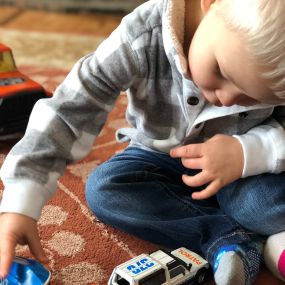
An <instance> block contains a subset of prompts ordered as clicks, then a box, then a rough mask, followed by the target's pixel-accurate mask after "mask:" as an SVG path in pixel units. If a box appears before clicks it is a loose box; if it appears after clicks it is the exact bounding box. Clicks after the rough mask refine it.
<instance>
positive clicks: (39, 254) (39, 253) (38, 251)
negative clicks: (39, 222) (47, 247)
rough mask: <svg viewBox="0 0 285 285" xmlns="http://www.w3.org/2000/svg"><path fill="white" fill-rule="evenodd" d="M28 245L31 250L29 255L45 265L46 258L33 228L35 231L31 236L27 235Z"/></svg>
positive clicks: (36, 232)
mask: <svg viewBox="0 0 285 285" xmlns="http://www.w3.org/2000/svg"><path fill="white" fill-rule="evenodd" d="M28 245H29V248H30V250H31V253H32V254H33V255H34V257H35V258H36V259H37V260H38V261H39V262H41V263H47V262H48V258H47V256H46V254H45V252H44V250H43V247H42V245H41V241H40V237H39V234H38V231H37V229H36V228H35V231H34V232H33V234H29V236H28Z"/></svg>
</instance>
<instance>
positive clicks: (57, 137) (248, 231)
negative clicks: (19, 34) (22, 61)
mask: <svg viewBox="0 0 285 285" xmlns="http://www.w3.org/2000/svg"><path fill="white" fill-rule="evenodd" d="M284 14H285V2H284V0H216V1H215V0H151V1H148V2H146V3H145V4H143V5H141V6H140V7H138V8H137V9H135V10H134V11H133V12H132V13H130V14H129V15H127V16H126V17H125V18H124V19H123V21H122V23H121V24H120V25H119V27H118V28H117V29H116V30H115V31H114V32H113V33H112V34H111V35H110V37H109V38H108V39H106V40H105V41H104V42H103V43H102V44H101V45H100V47H99V48H98V49H97V50H96V52H94V53H92V54H89V55H87V56H85V57H84V58H82V59H81V60H79V61H78V62H77V63H76V64H75V66H74V67H73V69H72V70H71V72H70V73H69V75H68V76H67V78H66V79H65V80H64V82H63V83H62V84H61V85H60V86H59V87H58V88H57V90H56V91H55V94H54V96H53V97H52V98H50V99H44V100H40V101H38V103H37V104H36V105H35V107H34V109H33V112H32V114H31V118H30V121H29V125H28V128H27V131H26V134H25V136H24V137H23V138H22V140H21V141H20V142H19V143H18V144H17V145H15V147H14V148H13V149H12V150H11V152H10V154H9V155H8V156H7V159H6V160H5V162H4V164H3V167H2V170H1V178H2V180H3V183H4V185H5V190H4V194H3V198H2V202H1V208H0V210H1V213H2V214H1V216H0V224H1V228H0V259H1V264H0V265H1V269H0V277H1V276H2V277H3V276H5V275H6V274H7V273H8V270H9V267H10V264H11V261H12V259H13V256H14V252H15V247H16V245H17V244H19V243H20V244H25V243H26V244H28V245H29V247H30V249H31V252H32V253H33V254H34V256H35V257H36V258H37V259H39V260H40V261H42V262H45V261H46V256H45V254H44V251H43V249H42V246H41V244H40V239H39V236H38V232H37V227H36V221H37V220H38V219H39V217H40V213H41V209H42V207H43V206H44V204H45V203H46V202H47V200H48V199H49V198H50V197H51V195H52V194H53V193H54V192H55V189H56V181H57V179H58V178H59V177H60V175H61V174H62V173H63V171H64V169H65V166H66V164H67V163H71V162H73V161H76V160H78V159H81V158H83V157H84V156H85V155H87V153H88V151H89V150H90V148H91V146H92V144H93V142H94V139H95V137H96V136H97V135H98V133H99V132H100V130H101V129H102V126H103V125H104V123H105V121H106V117H107V114H108V113H109V112H110V111H111V110H112V108H113V106H114V104H115V102H116V99H117V97H118V96H119V94H120V92H121V91H125V90H126V91H127V96H128V102H129V103H128V108H127V111H126V117H127V119H128V121H129V123H130V126H131V127H130V128H122V129H120V130H118V132H117V139H118V140H119V141H129V142H130V143H129V146H128V147H127V148H126V149H125V150H124V151H123V152H122V153H120V154H117V155H115V156H113V157H112V158H111V159H110V160H109V161H107V162H105V163H103V164H102V165H100V166H99V167H97V168H96V170H95V171H94V172H93V173H91V175H90V176H89V178H88V181H87V185H86V199H87V203H88V205H89V207H90V209H91V210H92V211H93V212H94V214H96V216H97V217H98V218H99V219H101V220H102V221H103V222H105V223H108V224H111V225H113V226H115V227H117V228H119V229H121V230H123V231H126V232H128V233H130V234H133V235H136V236H138V237H140V238H143V239H146V240H149V241H151V242H154V243H157V244H160V245H163V246H166V247H170V248H173V247H177V246H186V247H188V248H190V249H191V250H194V251H197V252H199V253H201V254H202V255H203V256H204V257H205V258H206V259H207V260H208V261H209V263H210V264H211V265H212V268H213V270H214V278H215V282H216V284H218V285H223V284H227V285H236V284H239V285H242V284H252V283H253V282H254V280H255V277H256V275H257V273H258V270H259V266H260V263H261V260H262V250H263V242H264V240H265V238H266V237H267V236H270V235H272V237H274V242H273V243H269V242H268V243H267V245H266V248H267V249H268V250H267V251H266V252H268V253H269V254H268V255H266V257H268V258H266V260H268V264H269V265H270V266H271V265H273V269H272V271H273V272H275V273H276V274H277V273H278V274H279V271H280V272H281V274H282V272H284V263H282V262H281V263H280V262H279V261H278V262H276V260H278V258H279V257H277V258H276V257H275V259H274V260H272V257H271V256H270V253H271V252H272V250H273V248H274V246H275V245H282V241H283V240H284V238H283V236H282V235H281V236H280V238H278V237H277V238H276V234H277V233H279V232H282V231H284V230H285V222H284V213H285V208H284V207H285V205H284V201H285V197H284V195H285V191H284V186H283V185H285V183H284V182H285V179H284V175H283V173H282V172H283V171H284V170H285V132H284V129H283V126H282V123H283V121H282V118H283V117H282V113H283V112H284V111H283V107H282V104H284V102H285V80H284V77H283V74H284V69H285V54H284V52H283V51H284V47H285V36H284V26H285V19H284V17H283V15H284ZM181 177H182V179H181ZM269 240H270V239H269ZM269 240H268V241H269ZM283 248H284V247H283ZM277 263H278V264H281V267H280V266H279V265H278V266H279V267H277V265H276V264H277ZM280 268H281V269H280ZM275 269H276V270H275ZM278 270H279V271H278ZM277 271H278V272H277ZM279 276H280V275H279Z"/></svg>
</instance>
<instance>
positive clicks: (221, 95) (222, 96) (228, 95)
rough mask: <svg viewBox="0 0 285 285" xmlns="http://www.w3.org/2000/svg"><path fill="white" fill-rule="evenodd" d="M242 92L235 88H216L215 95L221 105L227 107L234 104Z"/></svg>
mask: <svg viewBox="0 0 285 285" xmlns="http://www.w3.org/2000/svg"><path fill="white" fill-rule="evenodd" d="M243 95H244V94H243V93H242V92H241V91H240V90H237V89H234V90H233V89H232V90H216V96H217V98H218V99H219V101H220V102H221V104H222V105H223V106H226V107H229V106H232V105H235V104H236V103H237V102H238V100H239V99H240V97H241V96H243Z"/></svg>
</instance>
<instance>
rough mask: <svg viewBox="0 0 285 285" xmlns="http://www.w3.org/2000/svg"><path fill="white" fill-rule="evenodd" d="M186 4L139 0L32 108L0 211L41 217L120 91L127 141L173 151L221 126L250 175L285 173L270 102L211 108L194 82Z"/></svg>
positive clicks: (283, 145) (283, 137)
mask: <svg viewBox="0 0 285 285" xmlns="http://www.w3.org/2000/svg"><path fill="white" fill-rule="evenodd" d="M184 10H185V2H184V0H151V1H149V2H146V3H145V4H143V5H141V6H140V7H138V8H137V9H135V10H134V11H133V12H132V13H130V14H129V15H128V16H126V17H125V18H124V19H123V20H122V23H121V24H120V25H119V27H118V28H117V29H116V30H115V31H114V32H113V33H112V34H111V36H110V37H109V38H108V39H106V40H105V41H104V42H103V43H102V44H101V45H100V47H99V48H98V49H97V50H96V51H95V52H94V53H92V54H89V55H87V56H85V57H84V58H82V59H80V60H79V61H78V62H77V63H76V64H75V65H74V67H73V69H72V70H71V72H70V73H69V75H68V76H67V77H66V79H65V80H64V82H63V83H62V84H61V85H60V86H59V87H58V88H57V90H56V91H55V93H54V96H53V97H52V98H50V99H43V100H40V101H39V102H38V103H37V104H36V105H35V108H34V109H33V112H32V115H31V118H30V121H29V125H28V129H27V131H26V134H25V136H24V137H23V139H22V140H21V141H20V142H19V143H18V144H16V146H15V147H14V148H13V149H12V150H11V152H10V154H9V155H8V156H7V159H6V160H5V162H4V164H3V167H2V169H1V178H2V180H3V183H4V185H5V190H4V194H3V198H2V203H1V207H0V211H1V212H16V213H21V214H24V215H27V216H30V217H32V218H34V219H38V218H39V216H40V212H41V209H42V207H43V206H44V204H45V203H46V202H47V200H48V199H49V198H50V197H51V196H52V195H53V193H54V192H55V189H56V185H57V184H56V182H57V179H58V178H59V177H60V176H61V175H62V173H63V171H64V169H65V167H66V165H67V164H68V163H71V162H74V161H76V160H78V159H81V158H83V157H84V156H86V155H87V154H88V152H89V150H90V149H91V146H92V144H93V142H94V139H95V138H96V136H97V135H98V133H99V132H100V130H101V128H102V126H103V125H104V123H105V120H106V117H107V115H108V113H109V112H110V111H111V110H112V108H113V106H114V104H115V102H116V99H117V98H118V96H119V94H120V92H121V91H127V96H128V108H127V111H126V117H127V119H128V121H129V123H130V125H131V127H130V128H123V129H120V130H118V132H117V138H118V140H120V141H126V140H130V141H131V144H134V145H136V146H139V147H142V148H147V149H150V150H154V151H161V152H168V151H169V150H170V149H171V148H172V147H174V146H178V145H181V144H185V143H191V142H199V141H203V140H205V139H207V138H209V137H211V136H213V135H214V134H216V133H224V134H228V135H235V136H236V137H237V138H238V139H239V140H240V142H241V144H242V146H243V150H244V157H245V164H244V169H243V177H246V176H249V175H254V174H259V173H264V172H272V173H279V172H281V171H284V169H285V163H284V162H285V160H284V159H285V133H284V130H283V128H282V126H281V124H279V123H278V121H280V120H278V121H277V120H276V119H275V118H274V117H273V116H272V115H273V111H274V109H275V108H273V106H269V105H264V104H259V105H256V106H252V107H240V106H232V107H216V106H212V105H210V104H208V103H207V102H205V100H204V99H203V97H202V96H201V94H200V92H199V90H198V88H197V87H196V86H195V85H194V83H193V82H192V81H191V80H190V78H189V74H188V70H187V59H186V57H185V55H184V53H183V48H182V47H183V38H184ZM281 110H282V109H281ZM281 113H282V112H281Z"/></svg>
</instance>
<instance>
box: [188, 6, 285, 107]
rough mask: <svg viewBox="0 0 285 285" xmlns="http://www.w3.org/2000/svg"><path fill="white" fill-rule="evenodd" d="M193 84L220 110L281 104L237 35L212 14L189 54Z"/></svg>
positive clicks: (202, 25)
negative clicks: (261, 104)
mask: <svg viewBox="0 0 285 285" xmlns="http://www.w3.org/2000/svg"><path fill="white" fill-rule="evenodd" d="M188 59H189V67H190V72H191V76H192V79H193V81H194V82H195V84H196V85H197V86H198V87H199V88H200V90H201V92H202V94H203V95H204V97H205V98H206V100H207V101H209V102H210V103H212V104H214V105H217V106H232V105H241V106H250V105H255V104H257V103H268V104H280V103H282V102H284V101H285V100H281V99H280V98H278V97H276V96H275V95H274V94H273V92H272V91H270V90H269V88H268V87H267V85H268V84H266V82H265V80H264V79H262V78H261V77H260V76H259V74H260V72H259V70H258V67H257V65H256V64H254V62H253V61H252V60H251V59H250V58H249V56H248V55H247V52H246V50H245V48H244V47H243V45H242V41H241V40H240V39H239V37H238V36H237V34H235V33H234V32H231V31H230V30H228V29H227V28H226V26H225V25H224V23H223V21H222V19H221V18H219V17H218V16H217V15H216V14H215V13H214V12H213V11H211V10H210V11H209V12H208V13H207V14H206V15H205V16H204V18H203V19H202V21H201V23H200V25H199V26H198V29H197V30H196V33H195V35H194V37H193V39H192V42H191V45H190V50H189V57H188Z"/></svg>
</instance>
